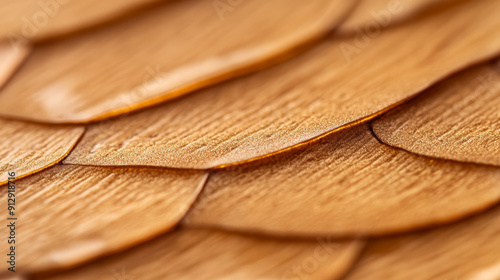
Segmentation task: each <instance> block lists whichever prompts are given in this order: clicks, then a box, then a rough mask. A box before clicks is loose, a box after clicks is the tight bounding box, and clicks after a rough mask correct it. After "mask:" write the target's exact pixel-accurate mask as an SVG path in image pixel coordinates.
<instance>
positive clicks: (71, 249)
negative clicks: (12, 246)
mask: <svg viewBox="0 0 500 280" xmlns="http://www.w3.org/2000/svg"><path fill="white" fill-rule="evenodd" d="M205 179H206V174H205V173H203V172H180V171H166V170H162V169H154V168H153V169H152V168H149V169H147V168H146V169H144V168H137V167H134V168H102V167H101V168H99V167H81V166H71V165H69V166H68V165H58V166H55V167H53V168H51V169H48V170H46V171H44V172H41V173H38V174H35V175H33V176H30V177H27V178H25V179H22V180H18V181H15V186H16V192H15V193H16V198H17V200H16V217H18V221H17V223H18V226H17V229H16V230H17V239H16V244H17V246H16V248H17V254H18V257H17V269H18V271H21V273H29V272H36V271H46V270H53V269H61V268H66V267H71V266H74V265H76V264H80V263H82V262H85V261H89V260H91V259H93V258H96V257H99V256H103V255H107V254H110V253H114V252H116V251H119V250H123V249H126V248H128V247H130V246H132V245H135V244H138V243H140V242H143V241H145V240H148V239H151V238H152V237H154V236H156V235H158V234H160V233H163V232H166V231H168V230H170V229H171V228H173V227H174V226H175V225H176V224H177V222H178V221H179V220H180V219H181V218H182V217H183V216H184V214H185V213H186V211H187V210H188V209H189V207H190V206H191V204H192V202H193V201H194V199H195V198H196V196H197V195H198V193H199V191H200V190H201V187H202V185H203V183H204V181H205ZM7 191H8V188H7V186H4V187H2V188H1V189H0V197H2V198H5V199H2V200H1V202H0V205H2V209H5V211H2V213H1V216H2V217H3V220H6V218H5V217H6V216H7V215H8V214H7V205H6V204H7ZM8 230H9V229H8V228H7V227H6V226H2V228H1V230H0V232H1V233H2V235H3V236H7V235H8V234H9V233H8ZM7 249H8V246H2V247H1V248H0V253H1V254H2V255H3V256H5V255H6V254H7V253H8V252H7Z"/></svg>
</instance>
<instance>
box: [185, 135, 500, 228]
mask: <svg viewBox="0 0 500 280" xmlns="http://www.w3.org/2000/svg"><path fill="white" fill-rule="evenodd" d="M248 165H249V166H247V167H232V169H230V170H220V171H217V172H215V174H214V175H212V176H211V177H210V179H209V180H208V183H207V185H206V187H205V189H204V191H203V192H202V194H201V195H200V198H199V199H198V200H197V202H196V203H195V204H194V205H193V209H192V210H191V211H190V212H189V214H188V216H187V217H186V218H185V220H184V223H185V224H187V225H194V226H211V227H213V226H215V227H223V228H229V229H231V230H238V231H243V232H260V233H265V234H273V235H280V236H290V235H295V236H317V235H336V236H353V235H381V234H388V233H394V232H402V231H408V230H414V229H416V228H422V227H427V226H431V225H436V224H441V223H447V222H451V221H454V220H457V219H461V218H463V217H464V216H467V215H470V214H472V213H475V212H477V211H480V210H482V209H484V208H486V207H488V206H491V205H492V204H494V203H496V202H497V201H499V199H500V188H499V182H500V168H496V167H490V166H480V165H473V164H463V163H455V162H450V161H444V160H433V159H428V158H424V157H420V156H415V155H412V154H409V153H407V152H404V151H400V150H396V149H393V148H390V147H388V146H386V145H383V144H381V143H379V142H378V141H377V140H376V138H375V137H373V135H372V134H371V132H370V130H369V129H368V127H367V126H366V125H360V126H357V127H354V128H351V129H349V130H345V131H342V132H339V133H337V134H333V135H330V136H329V137H327V138H325V139H323V140H322V141H320V142H316V143H313V144H311V145H310V147H308V148H307V149H304V150H301V151H297V152H290V153H286V154H283V155H280V156H276V159H269V162H267V163H266V164H261V165H257V164H248ZM254 165H256V166H254Z"/></svg>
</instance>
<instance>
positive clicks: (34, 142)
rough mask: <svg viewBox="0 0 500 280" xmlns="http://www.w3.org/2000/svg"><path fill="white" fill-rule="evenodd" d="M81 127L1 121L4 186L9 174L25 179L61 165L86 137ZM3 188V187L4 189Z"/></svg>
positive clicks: (0, 179) (0, 158)
mask: <svg viewBox="0 0 500 280" xmlns="http://www.w3.org/2000/svg"><path fill="white" fill-rule="evenodd" d="M84 130H85V129H84V128H83V127H80V126H67V125H66V126H50V125H41V124H33V123H26V122H21V121H15V120H5V119H0V135H2V140H1V141H0V185H3V184H5V183H7V177H8V175H7V171H15V172H16V177H17V178H22V177H25V176H27V175H29V174H32V173H34V172H37V171H40V170H42V169H45V168H47V167H49V166H52V165H54V164H56V163H58V162H59V161H61V160H62V159H63V158H64V157H65V156H66V155H67V154H68V153H69V152H70V151H71V149H72V148H73V146H74V145H75V144H76V143H77V141H78V139H80V137H81V136H82V134H83V132H84ZM0 188H3V187H0Z"/></svg>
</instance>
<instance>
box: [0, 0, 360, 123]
mask: <svg viewBox="0 0 500 280" xmlns="http://www.w3.org/2000/svg"><path fill="white" fill-rule="evenodd" d="M221 1H222V2H226V1H223V0H220V1H213V0H183V1H173V2H169V3H167V4H165V5H163V6H160V7H157V8H156V9H154V10H152V11H150V12H148V13H144V14H141V15H140V16H137V17H134V18H130V19H128V20H125V21H121V22H119V23H117V24H113V25H108V26H106V27H104V28H101V29H99V30H96V31H95V32H90V33H85V34H82V35H80V36H76V37H72V38H69V39H67V40H64V41H58V42H53V43H52V44H45V45H43V46H40V47H39V48H37V49H36V50H35V51H34V53H33V54H32V56H31V57H30V59H29V61H28V62H27V63H26V64H25V65H24V66H23V67H22V68H21V69H20V71H19V73H18V74H17V75H16V76H15V78H14V79H13V80H12V81H11V82H10V83H9V84H8V86H7V87H6V88H5V89H4V90H3V91H2V93H1V95H0V102H1V103H2V104H6V105H8V106H5V107H6V109H5V110H2V112H1V114H3V115H8V116H10V117H17V118H23V119H31V120H35V121H42V122H55V123H58V122H88V121H92V120H98V119H102V118H105V117H110V116H114V115H118V114H123V113H128V112H130V111H133V110H136V109H138V108H141V107H144V106H151V105H152V104H156V103H159V102H161V101H165V100H168V99H171V98H174V97H177V96H179V95H182V94H185V93H188V92H190V91H192V90H194V89H198V88H200V87H204V86H207V85H209V84H214V83H217V82H219V81H221V80H224V79H229V78H230V77H234V76H237V75H241V74H242V73H244V72H249V71H253V70H255V69H259V68H262V67H264V65H263V64H266V63H269V64H270V63H276V61H274V60H280V59H281V60H282V59H285V58H286V56H291V55H292V53H295V52H298V51H299V49H300V48H301V47H304V45H306V44H308V43H311V41H314V40H317V39H319V38H320V37H323V36H324V35H326V33H328V32H329V31H330V30H332V29H334V28H335V26H336V24H337V23H339V22H340V20H341V19H343V18H344V17H345V16H347V13H348V12H349V11H350V10H351V8H352V7H353V6H354V4H355V3H356V1H341V0H333V1H332V0H318V1H307V2H304V1H301V0H293V1H290V0H271V1H266V2H265V4H264V3H263V2H262V1H259V0H245V1H242V2H241V4H240V5H238V6H236V7H232V8H231V11H225V13H222V14H221V12H220V11H219V10H218V9H215V8H214V3H220V2H221ZM228 2H229V1H228ZM231 2H232V3H236V1H231ZM299 6H300V8H299V9H298V8H297V7H299ZM20 101H22V102H20ZM20 103H22V104H23V106H20Z"/></svg>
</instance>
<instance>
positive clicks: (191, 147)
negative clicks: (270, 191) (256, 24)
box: [0, 0, 500, 169]
mask: <svg viewBox="0 0 500 280" xmlns="http://www.w3.org/2000/svg"><path fill="white" fill-rule="evenodd" d="M497 8H500V1H487V0H482V1H468V2H466V3H462V4H461V5H457V6H454V7H453V8H451V9H448V10H445V11H442V12H440V13H432V14H428V15H425V16H422V17H421V18H420V19H419V20H415V21H412V22H410V23H408V24H405V25H401V26H398V27H397V28H391V29H388V30H385V31H383V32H380V33H379V34H372V37H373V38H369V36H368V35H367V37H368V38H369V41H368V42H367V44H366V45H364V46H360V45H359V44H358V43H357V42H358V40H357V39H356V38H357V37H356V36H353V37H350V38H339V39H335V37H332V38H330V39H329V40H326V41H325V42H323V43H322V44H320V45H318V46H317V47H316V48H315V49H313V50H311V51H309V52H307V53H305V54H303V55H301V56H300V57H298V58H295V59H293V60H291V61H289V62H286V63H283V64H280V65H278V66H276V67H273V68H271V69H268V70H264V71H261V72H259V73H256V74H253V75H249V76H247V77H243V78H240V79H235V80H233V81H229V82H227V83H224V84H221V85H218V86H214V87H212V88H209V89H206V90H202V91H199V92H197V93H194V94H190V95H188V96H185V97H183V98H180V99H178V100H173V101H172V102H169V103H168V104H165V105H162V106H158V107H157V108H153V109H151V110H146V111H144V112H140V113H137V114H131V115H129V116H127V117H123V118H118V119H114V120H111V121H109V122H106V123H98V124H94V125H91V126H89V129H88V131H87V133H86V134H85V136H84V138H83V139H82V141H81V143H80V144H79V145H78V146H77V147H76V148H75V150H74V152H72V153H71V155H70V156H69V157H68V159H66V162H67V163H77V164H90V165H151V166H166V167H174V168H197V169H203V168H214V167H220V166H225V165H231V164H236V163H241V162H245V161H249V160H254V159H257V158H261V157H265V156H268V155H270V154H273V153H276V152H278V151H282V150H285V149H288V148H290V147H294V146H295V145H298V144H301V143H303V142H307V141H310V140H311V139H314V138H316V137H319V136H321V135H324V134H325V133H330V132H332V131H335V130H337V129H340V128H343V127H345V126H347V125H349V124H352V123H357V122H360V121H365V120H367V119H368V118H372V117H373V116H375V115H377V114H379V113H380V112H383V111H385V110H387V109H388V108H392V107H393V106H395V105H397V104H399V103H401V102H402V101H404V100H406V99H408V98H409V97H411V96H413V95H415V94H416V93H418V92H420V91H422V90H423V89H425V88H427V87H429V86H431V85H432V84H433V83H435V82H437V81H438V80H439V79H442V78H444V77H445V76H447V75H449V74H450V73H453V72H455V71H458V70H460V69H461V68H464V67H466V66H468V65H470V64H472V63H475V62H477V61H480V60H483V59H486V58H489V57H491V56H494V55H496V54H497V53H498V52H499V51H500V29H498V28H497V27H498V25H499V24H500V17H497V15H496V14H495V13H492V12H491V11H493V10H495V9H497ZM457 33H460V36H455V35H456V34H457ZM408 34H412V36H408ZM422 41H425V44H422ZM471 42H474V43H471ZM0 100H1V98H0Z"/></svg>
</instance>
